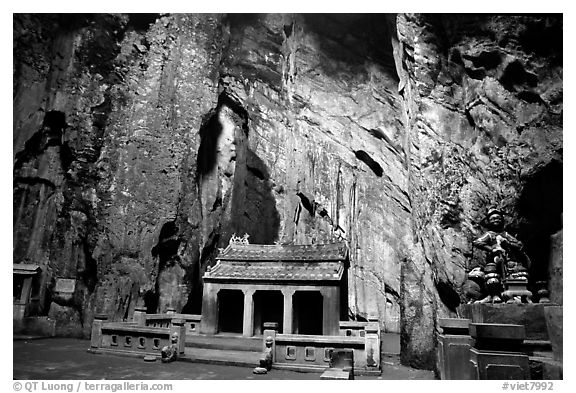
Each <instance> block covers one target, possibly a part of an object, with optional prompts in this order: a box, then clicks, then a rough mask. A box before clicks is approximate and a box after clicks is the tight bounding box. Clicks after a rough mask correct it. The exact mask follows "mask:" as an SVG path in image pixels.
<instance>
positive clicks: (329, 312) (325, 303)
mask: <svg viewBox="0 0 576 393" xmlns="http://www.w3.org/2000/svg"><path fill="white" fill-rule="evenodd" d="M320 293H322V334H323V335H324V336H337V335H339V334H340V291H339V288H338V287H328V288H324V289H322V290H321V291H320Z"/></svg>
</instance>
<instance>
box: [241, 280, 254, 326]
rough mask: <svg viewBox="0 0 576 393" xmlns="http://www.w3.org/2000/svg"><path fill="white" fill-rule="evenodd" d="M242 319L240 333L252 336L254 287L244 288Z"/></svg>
mask: <svg viewBox="0 0 576 393" xmlns="http://www.w3.org/2000/svg"><path fill="white" fill-rule="evenodd" d="M242 292H244V321H243V323H242V335H243V336H245V337H252V336H253V334H254V297H253V296H254V289H244V290H242Z"/></svg>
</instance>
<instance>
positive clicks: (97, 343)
mask: <svg viewBox="0 0 576 393" xmlns="http://www.w3.org/2000/svg"><path fill="white" fill-rule="evenodd" d="M107 319H108V315H106V314H96V315H94V320H93V321H92V333H91V334H90V348H100V347H101V346H102V325H103V324H104V322H105V321H106V320H107Z"/></svg>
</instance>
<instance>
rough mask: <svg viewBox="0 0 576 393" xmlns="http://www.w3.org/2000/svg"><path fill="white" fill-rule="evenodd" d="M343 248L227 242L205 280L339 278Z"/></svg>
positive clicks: (342, 260)
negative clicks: (228, 243)
mask: <svg viewBox="0 0 576 393" xmlns="http://www.w3.org/2000/svg"><path fill="white" fill-rule="evenodd" d="M346 257H347V248H346V245H345V244H343V243H333V244H313V245H260V244H236V243H232V244H230V245H229V246H228V247H227V248H226V249H225V250H224V251H222V252H221V253H220V255H219V256H218V257H217V258H216V259H217V261H218V263H217V264H216V266H214V267H213V268H212V269H210V270H208V271H207V272H206V273H205V275H204V279H205V280H206V279H207V280H208V281H211V280H213V281H221V280H226V281H268V282H272V281H308V282H310V281H313V282H318V281H339V280H341V279H342V274H343V272H344V261H345V259H346Z"/></svg>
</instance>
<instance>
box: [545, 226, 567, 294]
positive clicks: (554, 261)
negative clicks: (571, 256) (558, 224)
mask: <svg viewBox="0 0 576 393" xmlns="http://www.w3.org/2000/svg"><path fill="white" fill-rule="evenodd" d="M563 236H564V235H563V231H562V230H560V231H558V232H556V233H555V234H554V235H552V236H551V237H550V262H549V264H548V274H549V276H550V278H549V280H548V290H549V291H550V300H551V301H552V302H553V303H556V304H559V305H562V304H563V303H564V295H563V290H564V289H563V285H564V284H563V283H564V267H563V256H562V251H563V246H564V237H563Z"/></svg>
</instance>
